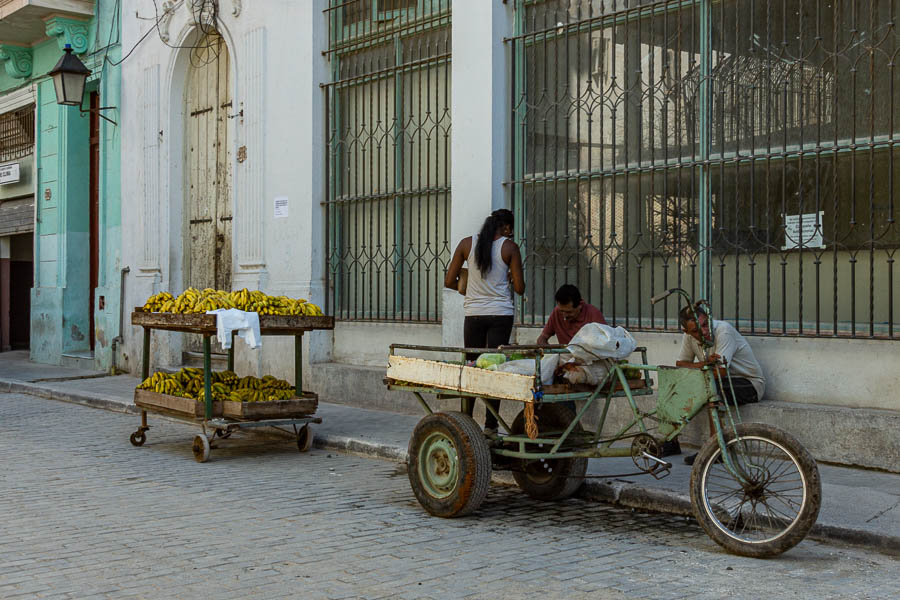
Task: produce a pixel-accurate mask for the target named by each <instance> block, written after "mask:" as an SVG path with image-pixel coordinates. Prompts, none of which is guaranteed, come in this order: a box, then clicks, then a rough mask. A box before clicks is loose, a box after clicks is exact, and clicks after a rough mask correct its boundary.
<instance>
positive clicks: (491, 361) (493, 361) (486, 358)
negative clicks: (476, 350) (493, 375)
mask: <svg viewBox="0 0 900 600" xmlns="http://www.w3.org/2000/svg"><path fill="white" fill-rule="evenodd" d="M505 362H506V356H505V355H503V354H500V353H485V354H480V355H479V356H478V358H477V359H476V360H475V366H476V367H478V368H479V369H487V368H488V367H489V366H491V365H502V364H503V363H505Z"/></svg>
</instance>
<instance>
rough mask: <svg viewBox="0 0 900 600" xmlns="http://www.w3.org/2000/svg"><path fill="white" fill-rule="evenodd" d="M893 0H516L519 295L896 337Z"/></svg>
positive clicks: (898, 112) (640, 316) (751, 324)
mask: <svg viewBox="0 0 900 600" xmlns="http://www.w3.org/2000/svg"><path fill="white" fill-rule="evenodd" d="M898 17H900V0H850V1H847V2H837V3H835V2H825V1H824V0H787V1H785V2H767V1H765V0H758V1H757V0H721V1H712V0H687V1H684V0H672V1H656V2H649V1H640V0H517V4H516V19H517V33H516V35H515V36H514V37H513V38H512V39H511V40H510V44H511V45H512V49H513V56H514V57H515V58H514V62H513V68H512V77H513V85H514V88H513V89H514V94H513V101H512V108H511V112H512V119H513V129H514V160H513V171H512V177H511V181H510V187H511V189H512V192H513V198H514V201H515V207H516V209H517V217H518V218H519V219H520V220H521V224H520V226H519V227H518V228H517V231H520V232H522V236H523V239H522V242H523V246H524V249H525V258H526V280H527V281H528V285H529V289H528V291H527V294H526V296H527V298H528V302H527V303H525V304H523V310H522V313H521V315H522V319H523V321H524V322H525V323H529V324H531V323H535V324H536V323H540V322H542V321H543V319H544V318H545V317H546V315H547V314H549V312H550V310H551V308H552V306H553V293H554V291H555V289H556V288H557V287H558V286H559V285H560V284H562V283H565V282H570V283H576V284H577V285H579V286H580V287H581V289H582V292H583V293H584V295H585V296H586V297H587V298H588V299H589V301H591V302H592V303H594V304H596V305H598V306H600V307H601V309H602V310H603V311H604V313H605V314H606V315H607V318H608V319H610V320H611V321H615V322H616V323H619V324H622V325H624V326H626V327H629V328H633V329H663V330H675V329H677V319H676V317H677V310H678V308H679V307H678V305H677V301H676V300H672V299H670V300H669V301H668V303H667V304H665V305H664V306H661V305H657V306H656V307H654V306H651V305H650V302H649V299H650V298H651V297H652V296H653V295H654V294H656V293H658V292H660V291H661V290H663V289H666V288H670V287H675V286H680V287H684V288H686V289H688V290H690V291H691V292H692V293H693V294H694V295H695V296H700V295H707V294H709V295H710V296H711V298H710V299H711V300H712V301H713V304H714V307H715V309H716V311H717V314H718V315H719V316H720V317H722V318H726V319H728V320H729V321H731V322H733V323H734V324H735V325H736V326H738V327H739V328H740V329H741V330H742V331H744V332H745V333H757V334H767V335H813V336H831V335H840V336H854V337H885V338H896V337H898V332H897V328H896V327H895V324H894V315H895V314H897V312H898V310H900V284H898V279H897V278H895V276H894V275H895V274H894V264H895V259H896V258H897V249H898V247H900V230H898V225H897V223H896V216H895V215H896V209H897V208H898V206H897V204H898V200H897V198H898V192H900V190H898V187H900V183H898V181H897V178H895V177H894V168H895V165H896V164H897V163H895V161H900V149H898V148H897V147H896V144H897V140H898V136H900V85H898V83H900V78H898V71H897V69H896V67H895V62H896V60H895V57H896V55H897V52H898V50H900V39H898V38H900V34H898V30H897V25H896V22H897V18H898Z"/></svg>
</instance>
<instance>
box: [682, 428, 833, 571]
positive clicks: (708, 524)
mask: <svg viewBox="0 0 900 600" xmlns="http://www.w3.org/2000/svg"><path fill="white" fill-rule="evenodd" d="M737 431H738V435H740V436H741V437H747V436H754V437H759V438H763V439H766V440H769V441H771V442H773V443H776V444H778V445H779V446H781V447H783V448H784V449H785V450H787V451H788V453H789V454H791V455H792V457H793V459H794V460H795V461H796V464H797V466H798V467H799V468H800V470H801V472H802V473H803V476H804V478H805V479H806V486H805V489H806V502H805V505H804V506H803V507H802V508H801V510H800V512H799V514H798V518H797V520H796V521H795V522H794V524H793V525H792V526H791V527H790V528H788V529H787V530H785V531H784V532H782V533H781V535H779V536H778V537H776V538H775V539H773V540H770V541H767V542H759V543H752V542H743V541H740V540H737V539H735V538H733V537H731V536H729V535H727V534H726V533H724V532H723V531H722V530H721V529H719V527H717V526H716V524H715V519H714V516H712V515H710V514H708V512H707V508H706V503H705V502H704V501H703V494H702V490H703V485H702V484H703V477H704V475H705V474H706V473H708V471H707V467H706V465H707V464H709V463H710V462H711V461H712V460H713V457H714V456H717V453H718V450H719V442H718V440H717V439H716V437H715V436H713V437H711V438H710V439H708V440H707V441H706V443H705V444H703V447H702V448H701V449H700V452H698V453H697V458H696V459H695V460H694V466H693V469H692V470H691V484H690V487H691V505H692V506H693V509H694V515H695V516H696V518H697V521H699V522H700V526H701V527H703V530H704V531H705V532H706V533H707V535H709V537H711V538H712V539H713V541H715V542H716V543H717V544H719V545H720V546H722V547H723V548H725V550H727V551H728V552H730V553H732V554H737V555H739V556H747V557H750V558H770V557H773V556H778V555H779V554H781V553H782V552H785V551H786V550H790V549H791V548H793V547H794V546H796V545H797V544H798V543H799V542H800V541H801V540H802V539H803V538H805V537H806V534H807V533H809V530H810V529H811V528H812V526H813V525H814V524H815V522H816V519H817V518H818V516H819V508H820V507H821V504H822V482H821V480H820V479H819V467H818V466H817V465H816V461H815V459H814V458H813V457H812V455H811V454H810V453H809V451H807V450H806V448H804V447H803V446H802V445H801V444H800V442H798V441H797V439H796V438H795V437H794V436H792V435H790V434H789V433H787V432H785V431H782V430H781V429H778V428H777V427H773V426H771V425H766V424H763V423H742V424H740V425H738V426H737ZM723 434H724V437H725V443H726V444H728V443H729V442H731V441H732V440H733V439H734V437H735V436H734V432H733V431H732V430H731V429H727V430H725V431H724V432H723Z"/></svg>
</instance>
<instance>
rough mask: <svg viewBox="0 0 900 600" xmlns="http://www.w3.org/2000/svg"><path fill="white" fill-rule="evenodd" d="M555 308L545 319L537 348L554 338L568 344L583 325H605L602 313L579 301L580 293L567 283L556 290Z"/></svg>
mask: <svg viewBox="0 0 900 600" xmlns="http://www.w3.org/2000/svg"><path fill="white" fill-rule="evenodd" d="M554 299H555V300H556V306H555V307H554V308H553V312H551V313H550V318H549V319H547V324H546V325H545V326H544V330H543V331H541V335H540V337H539V338H538V340H537V344H538V346H546V345H547V342H548V340H549V339H550V338H551V337H553V336H554V335H555V336H556V339H557V340H558V343H560V344H562V345H566V344H568V343H569V342H570V341H572V338H573V337H575V334H576V333H578V330H579V329H581V326H582V325H584V324H585V323H602V324H604V325H606V319H604V318H603V313H602V312H600V310H599V309H597V308H596V307H594V306H591V305H590V304H588V303H587V302H585V301H584V300H582V299H581V292H579V291H578V288H577V287H575V286H574V285H572V284H570V283H567V284H565V285H563V286H561V287H560V288H559V289H558V290H556V296H554Z"/></svg>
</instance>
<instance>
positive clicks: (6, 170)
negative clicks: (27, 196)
mask: <svg viewBox="0 0 900 600" xmlns="http://www.w3.org/2000/svg"><path fill="white" fill-rule="evenodd" d="M18 182H19V163H10V164H8V165H0V185H2V184H4V183H18Z"/></svg>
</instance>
